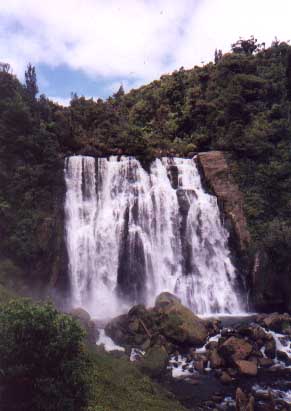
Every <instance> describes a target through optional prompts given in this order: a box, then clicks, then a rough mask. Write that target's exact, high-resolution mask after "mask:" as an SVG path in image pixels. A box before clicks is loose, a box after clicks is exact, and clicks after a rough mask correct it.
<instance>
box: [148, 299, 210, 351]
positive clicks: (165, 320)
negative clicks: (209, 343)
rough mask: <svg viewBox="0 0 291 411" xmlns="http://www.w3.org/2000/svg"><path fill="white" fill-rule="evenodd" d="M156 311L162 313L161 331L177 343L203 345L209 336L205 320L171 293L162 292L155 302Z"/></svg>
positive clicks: (191, 345)
mask: <svg viewBox="0 0 291 411" xmlns="http://www.w3.org/2000/svg"><path fill="white" fill-rule="evenodd" d="M155 311H157V312H158V313H159V314H160V315H161V320H160V325H159V326H160V330H159V331H160V333H161V334H163V335H164V336H165V337H166V338H167V339H169V340H170V341H172V342H173V343H175V344H177V345H182V346H185V347H201V346H203V345H204V344H205V342H206V339H207V337H208V330H207V328H206V325H205V323H204V321H203V320H201V319H200V318H199V317H197V316H196V315H194V314H193V313H192V311H191V310H189V308H187V307H185V306H183V305H182V304H181V302H180V300H179V299H178V298H177V297H175V296H174V295H172V294H170V293H162V294H160V295H159V296H158V297H157V299H156V303H155Z"/></svg>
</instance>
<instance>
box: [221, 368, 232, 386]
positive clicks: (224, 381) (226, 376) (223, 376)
mask: <svg viewBox="0 0 291 411" xmlns="http://www.w3.org/2000/svg"><path fill="white" fill-rule="evenodd" d="M220 381H221V382H222V384H230V383H231V382H232V378H231V376H230V375H229V374H228V373H227V372H226V371H223V372H222V374H221V376H220Z"/></svg>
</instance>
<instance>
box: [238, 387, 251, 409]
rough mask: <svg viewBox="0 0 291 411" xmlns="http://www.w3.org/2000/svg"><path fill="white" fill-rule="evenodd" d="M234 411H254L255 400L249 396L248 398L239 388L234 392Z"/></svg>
mask: <svg viewBox="0 0 291 411" xmlns="http://www.w3.org/2000/svg"><path fill="white" fill-rule="evenodd" d="M235 401H236V411H254V409H255V399H254V397H253V396H252V395H251V396H250V397H248V396H247V395H246V394H245V393H244V392H243V391H242V389H241V388H240V387H238V388H237V389H236V392H235Z"/></svg>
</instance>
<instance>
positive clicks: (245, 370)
mask: <svg viewBox="0 0 291 411" xmlns="http://www.w3.org/2000/svg"><path fill="white" fill-rule="evenodd" d="M235 364H236V365H237V367H238V369H239V372H240V373H241V374H244V375H252V376H255V375H257V373H258V366H257V364H256V363H255V362H253V361H246V360H237V361H235Z"/></svg>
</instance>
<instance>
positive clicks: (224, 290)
mask: <svg viewBox="0 0 291 411" xmlns="http://www.w3.org/2000/svg"><path fill="white" fill-rule="evenodd" d="M65 180H66V186H67V193H66V201H65V214H66V239H67V249H68V257H69V274H70V278H71V290H72V300H73V302H72V304H73V305H75V306H83V307H84V308H86V309H87V310H88V311H90V312H91V313H92V314H93V315H94V316H98V317H109V316H111V315H115V314H117V313H120V312H122V311H123V310H125V309H126V308H127V307H128V306H129V305H132V304H134V303H145V304H147V305H150V304H152V303H153V302H154V298H155V297H156V296H157V295H158V294H159V293H160V292H162V291H169V292H172V293H175V294H176V295H177V296H179V297H180V298H181V300H182V302H183V303H184V304H186V305H188V306H189V307H190V308H191V309H192V310H193V311H194V312H195V313H199V314H207V313H222V312H228V313H235V312H240V311H241V307H240V303H239V298H238V295H237V293H236V291H235V288H236V287H235V283H236V271H235V268H234V266H233V264H232V262H231V259H230V252H229V250H228V247H227V241H228V233H227V231H226V230H225V228H224V227H223V225H222V223H221V220H220V215H219V209H218V206H217V200H216V198H215V197H214V196H211V195H209V194H207V193H206V192H205V191H204V190H203V188H202V185H201V180H200V176H199V172H198V170H197V168H196V165H195V162H194V161H193V160H191V159H179V158H164V159H162V160H159V159H157V160H155V161H154V163H153V164H152V166H151V168H150V171H149V173H147V172H146V171H145V170H144V169H143V168H142V166H141V165H140V163H139V162H138V161H137V160H136V159H134V158H130V157H121V158H120V159H117V157H111V158H110V159H105V158H99V159H96V160H95V159H94V158H93V157H87V156H73V157H69V158H67V159H66V164H65Z"/></svg>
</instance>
